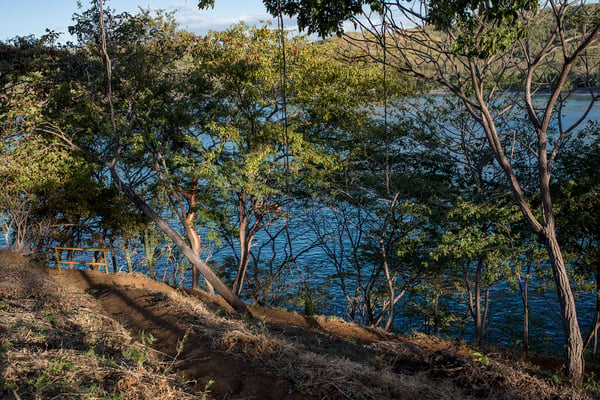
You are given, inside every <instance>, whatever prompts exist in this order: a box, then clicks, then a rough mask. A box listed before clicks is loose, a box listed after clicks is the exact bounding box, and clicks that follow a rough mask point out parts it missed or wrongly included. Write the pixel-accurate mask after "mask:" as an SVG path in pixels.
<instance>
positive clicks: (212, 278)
mask: <svg viewBox="0 0 600 400" xmlns="http://www.w3.org/2000/svg"><path fill="white" fill-rule="evenodd" d="M107 166H108V167H109V169H110V172H111V175H112V177H113V179H114V180H115V183H116V184H117V186H118V187H119V189H120V190H121V191H122V192H123V193H124V194H125V195H126V196H127V197H129V199H130V200H131V201H132V202H133V204H135V206H136V207H138V208H139V209H140V211H142V212H143V213H144V214H146V216H147V217H148V218H150V219H151V220H152V221H154V222H155V223H156V225H157V226H158V227H159V228H160V229H161V230H162V231H163V232H164V233H165V234H166V235H167V237H169V239H171V240H172V241H173V243H174V244H175V245H176V246H177V247H178V248H179V250H181V252H182V253H183V255H184V256H185V257H187V258H188V260H190V261H191V263H192V265H194V266H195V267H196V268H198V270H199V271H200V273H202V275H204V279H206V280H207V281H208V282H210V283H211V284H212V285H213V286H214V288H215V289H216V290H217V291H218V292H219V294H220V295H221V296H222V297H223V299H225V301H226V302H227V303H228V304H229V305H231V307H233V309H234V310H236V311H237V312H238V313H240V314H243V315H247V316H252V314H251V313H250V311H249V310H248V308H247V307H246V304H245V303H244V302H243V301H242V300H241V299H240V298H239V297H238V296H236V295H235V294H233V292H232V291H231V290H230V289H229V288H228V287H227V285H225V284H224V283H223V281H221V279H219V277H218V276H217V275H215V273H214V272H213V271H212V270H211V269H210V267H209V266H208V265H207V264H206V263H205V262H204V261H202V260H201V259H200V257H198V255H197V254H195V253H194V251H193V250H192V249H191V247H190V246H188V245H187V244H186V242H185V240H184V239H183V238H182V237H181V236H180V235H179V234H178V233H177V231H175V230H174V229H173V228H172V227H171V226H170V225H169V224H168V223H167V222H166V221H165V220H164V219H163V218H162V217H161V216H160V215H158V213H157V212H156V211H154V209H153V208H152V207H150V206H149V205H148V204H147V203H146V202H145V201H144V200H143V199H142V198H140V197H139V196H138V195H137V193H135V191H134V190H133V189H132V188H131V187H129V186H128V185H127V184H125V182H123V180H122V179H121V177H120V176H119V174H118V173H117V171H116V167H115V166H113V165H107Z"/></svg>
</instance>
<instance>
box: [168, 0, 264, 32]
mask: <svg viewBox="0 0 600 400" xmlns="http://www.w3.org/2000/svg"><path fill="white" fill-rule="evenodd" d="M169 10H177V12H176V13H175V19H176V20H177V22H179V24H180V26H181V28H182V29H185V30H188V31H191V32H193V33H196V34H200V35H205V34H206V33H208V31H210V30H214V31H221V30H225V29H227V28H228V27H230V26H231V25H233V24H236V23H238V22H240V21H244V22H246V23H247V24H248V25H250V26H252V25H261V24H262V23H264V22H265V21H272V20H273V17H271V15H269V14H268V13H266V12H257V13H249V14H235V13H232V12H231V10H227V13H223V12H222V11H219V10H218V9H214V10H213V9H210V8H209V9H206V10H200V9H198V7H197V6H196V3H195V2H193V3H191V2H185V3H183V2H176V3H171V4H169Z"/></svg>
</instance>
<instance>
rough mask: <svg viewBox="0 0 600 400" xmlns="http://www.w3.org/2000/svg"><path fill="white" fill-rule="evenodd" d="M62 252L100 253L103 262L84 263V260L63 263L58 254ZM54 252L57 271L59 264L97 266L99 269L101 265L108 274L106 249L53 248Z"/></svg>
mask: <svg viewBox="0 0 600 400" xmlns="http://www.w3.org/2000/svg"><path fill="white" fill-rule="evenodd" d="M63 251H73V252H75V251H83V252H86V251H88V252H89V251H91V252H94V253H96V252H100V253H102V259H103V260H104V261H85V260H73V261H64V260H61V258H60V254H61V252H63ZM54 252H55V254H56V268H57V269H58V270H60V265H61V264H69V265H75V264H81V265H97V266H99V267H101V266H102V265H104V268H105V269H106V273H107V274H108V262H107V261H106V260H107V258H106V253H107V250H106V249H100V248H98V249H86V248H82V247H55V248H54Z"/></svg>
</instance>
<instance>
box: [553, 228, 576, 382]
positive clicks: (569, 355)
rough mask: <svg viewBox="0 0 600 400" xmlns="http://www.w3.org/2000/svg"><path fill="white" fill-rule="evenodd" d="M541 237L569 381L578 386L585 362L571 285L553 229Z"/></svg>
mask: <svg viewBox="0 0 600 400" xmlns="http://www.w3.org/2000/svg"><path fill="white" fill-rule="evenodd" d="M544 233H545V237H543V239H544V242H545V244H546V248H547V250H548V255H549V256H550V264H551V265H552V273H553V276H554V283H555V285H556V293H557V295H558V300H559V302H560V312H561V319H562V322H563V330H564V334H565V338H566V341H567V344H566V366H567V373H568V375H569V379H570V381H571V383H572V384H573V385H579V384H581V382H583V374H584V367H585V360H584V358H583V339H582V337H581V331H580V329H579V323H578V321H577V311H576V309H575V299H574V298H573V292H572V291H571V285H570V281H569V276H568V274H567V269H566V267H565V262H564V260H563V258H562V253H561V250H560V246H559V244H558V240H557V238H556V234H555V232H554V228H553V227H552V228H551V229H546V230H545V232H544Z"/></svg>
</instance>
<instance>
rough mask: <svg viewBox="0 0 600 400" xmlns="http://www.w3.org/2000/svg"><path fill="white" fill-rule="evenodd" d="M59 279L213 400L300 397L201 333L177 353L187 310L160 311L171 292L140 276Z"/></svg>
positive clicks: (89, 274) (71, 274) (79, 274)
mask: <svg viewBox="0 0 600 400" xmlns="http://www.w3.org/2000/svg"><path fill="white" fill-rule="evenodd" d="M53 275H54V276H56V277H57V278H58V279H59V280H61V281H63V282H65V283H69V284H71V285H73V286H76V287H77V288H79V289H82V290H85V291H87V292H88V293H90V294H92V295H93V296H94V297H96V298H97V299H98V300H99V301H100V302H101V304H102V306H103V308H104V309H105V310H106V312H107V313H108V314H109V315H111V316H113V317H114V318H116V319H117V320H118V321H119V322H121V323H122V324H123V325H124V326H125V327H126V328H128V329H129V330H131V331H132V332H134V333H138V334H140V333H142V332H143V333H144V335H146V336H147V335H149V334H151V335H152V336H153V337H154V339H155V341H154V342H153V343H152V347H153V348H154V349H156V350H158V351H159V352H161V353H164V354H165V360H167V361H168V360H171V359H173V358H174V357H176V356H177V360H176V361H175V362H174V364H173V365H174V367H175V369H176V370H178V371H179V372H181V373H182V374H183V375H184V376H185V377H186V378H187V379H188V380H190V381H191V382H192V384H193V385H194V386H195V389H196V390H204V389H205V387H206V385H207V383H208V382H209V381H212V382H214V383H212V385H210V397H211V398H215V399H265V400H269V399H273V400H276V399H277V400H278V399H296V398H298V399H300V398H302V399H306V398H308V397H307V396H306V395H302V396H301V395H300V394H299V393H295V392H294V384H293V382H290V381H289V380H288V379H285V378H282V377H278V376H277V375H276V374H274V373H273V372H271V371H265V370H264V369H263V368H261V366H260V365H258V364H257V363H253V362H252V360H248V359H244V356H243V355H240V354H235V353H231V352H227V351H223V350H220V349H218V348H216V346H215V344H214V343H213V340H212V339H211V338H210V337H207V336H206V335H205V334H203V333H202V332H195V331H191V332H189V336H188V337H187V340H185V342H184V347H183V350H182V351H181V352H180V354H179V355H177V353H178V351H177V345H178V342H179V341H180V340H182V338H183V337H184V335H185V333H186V327H187V326H188V325H189V324H187V323H186V321H190V320H192V319H193V318H194V316H193V315H192V313H191V312H187V311H185V310H183V309H182V310H178V312H176V313H173V312H172V310H171V309H170V308H168V307H165V301H164V300H165V299H166V294H167V293H168V292H169V291H172V290H174V289H173V288H171V287H169V286H167V285H164V284H162V283H160V282H156V281H152V280H149V279H147V278H146V277H145V276H143V275H141V274H134V275H127V274H116V275H107V274H104V273H100V272H96V271H75V270H68V271H66V270H63V271H61V272H60V273H57V272H54V274H53Z"/></svg>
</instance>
